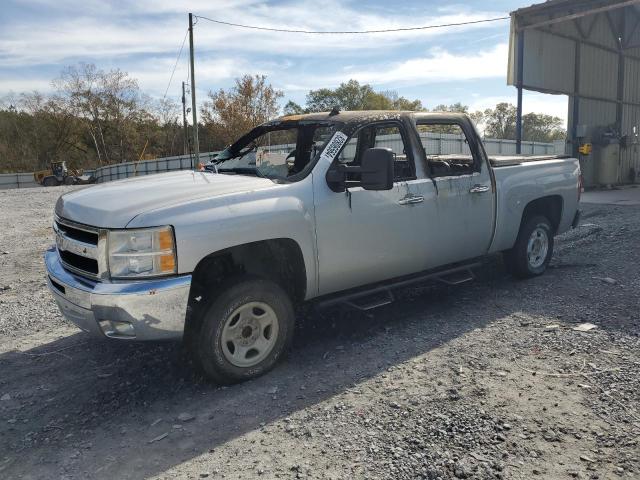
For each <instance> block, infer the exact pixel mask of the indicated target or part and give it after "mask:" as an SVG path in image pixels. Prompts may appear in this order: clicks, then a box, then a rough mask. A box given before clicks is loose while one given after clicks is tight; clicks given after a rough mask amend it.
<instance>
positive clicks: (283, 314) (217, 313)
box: [191, 275, 295, 384]
mask: <svg viewBox="0 0 640 480" xmlns="http://www.w3.org/2000/svg"><path fill="white" fill-rule="evenodd" d="M253 302H261V303H263V304H266V305H267V306H268V307H270V308H271V309H272V310H273V312H274V313H275V315H276V318H277V324H278V328H277V334H275V337H276V338H274V339H273V340H270V341H271V342H273V345H272V347H271V350H270V351H269V353H268V354H267V355H266V357H265V358H263V359H262V360H261V361H260V362H259V363H257V364H256V365H251V366H247V367H242V366H237V365H235V364H233V363H232V362H231V361H230V360H229V359H228V358H227V356H226V355H228V353H225V350H224V349H223V345H222V334H223V329H224V326H225V323H227V320H228V319H230V316H231V315H232V314H233V312H234V311H236V310H237V309H239V308H243V306H244V305H247V304H249V303H253ZM199 315H200V316H201V318H198V319H197V320H199V321H200V323H201V327H200V330H199V333H198V334H197V336H198V338H197V339H194V340H196V341H193V342H191V345H195V344H197V349H198V351H197V356H198V359H199V362H198V363H199V365H200V366H201V367H202V369H203V370H204V372H205V373H206V375H207V376H208V377H209V378H210V379H211V380H213V381H215V382H217V383H221V384H232V383H237V382H241V381H244V380H249V379H251V378H255V377H258V376H260V375H262V374H264V373H266V372H268V371H269V370H271V369H272V368H273V367H274V365H275V364H276V363H277V362H278V360H280V358H281V357H282V356H283V355H284V354H285V353H286V351H287V350H288V349H289V346H290V345H291V340H292V338H293V330H294V323H295V314H294V310H293V305H292V303H291V300H290V298H289V296H288V295H287V293H286V292H285V291H284V290H283V289H282V288H281V287H280V286H279V285H278V284H276V283H274V282H271V281H269V280H265V279H261V278H256V277H251V276H248V275H247V276H243V277H240V278H238V279H236V280H235V281H234V282H233V284H231V285H229V286H228V287H227V288H225V290H224V291H222V292H220V293H219V294H218V295H217V296H216V298H215V299H214V300H213V301H212V303H211V305H209V306H208V307H206V308H204V309H203V310H202V313H200V314H199ZM230 321H231V323H233V320H230ZM265 331H266V330H265ZM260 335H262V332H260ZM265 336H266V334H265ZM228 350H229V349H228V347H227V352H228ZM265 350H266V349H265Z"/></svg>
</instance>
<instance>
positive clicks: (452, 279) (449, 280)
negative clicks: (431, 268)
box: [437, 269, 476, 285]
mask: <svg viewBox="0 0 640 480" xmlns="http://www.w3.org/2000/svg"><path fill="white" fill-rule="evenodd" d="M475 279H476V276H475V275H474V274H473V272H472V271H471V270H470V269H468V270H461V271H459V272H454V273H450V274H448V275H444V276H442V277H438V278H437V280H438V281H439V282H442V283H446V284H447V285H460V284H462V283H467V282H470V281H472V280H475Z"/></svg>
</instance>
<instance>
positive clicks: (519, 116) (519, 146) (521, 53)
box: [516, 30, 524, 154]
mask: <svg viewBox="0 0 640 480" xmlns="http://www.w3.org/2000/svg"><path fill="white" fill-rule="evenodd" d="M517 67H518V71H517V78H516V88H517V89H518V106H517V111H516V153H517V154H520V153H522V79H523V74H524V30H520V31H519V32H518V63H517Z"/></svg>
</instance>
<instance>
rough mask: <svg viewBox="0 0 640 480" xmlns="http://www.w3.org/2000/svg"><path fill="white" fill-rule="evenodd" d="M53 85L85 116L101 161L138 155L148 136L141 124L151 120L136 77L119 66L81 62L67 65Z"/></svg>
mask: <svg viewBox="0 0 640 480" xmlns="http://www.w3.org/2000/svg"><path fill="white" fill-rule="evenodd" d="M54 86H55V87H56V88H57V89H58V90H59V91H60V92H61V93H62V94H63V95H64V96H65V97H66V98H68V99H69V101H70V103H71V105H72V106H73V107H74V108H75V109H76V111H77V114H78V116H79V117H80V118H81V119H82V121H83V124H84V125H85V127H86V131H87V133H88V135H89V136H90V137H91V143H92V144H93V148H94V149H95V152H96V155H97V157H98V161H99V163H113V162H123V161H126V160H132V159H135V158H137V156H138V154H139V152H140V151H141V150H142V148H143V146H144V144H145V139H144V138H143V135H141V134H140V132H139V130H138V128H137V127H138V126H140V124H141V123H144V122H146V121H149V120H150V114H149V112H148V111H147V109H146V108H145V107H146V106H147V105H145V103H147V101H148V100H147V99H146V98H145V97H143V96H142V95H141V93H140V89H139V88H138V82H137V80H136V79H134V78H131V77H129V75H128V74H127V73H126V72H123V71H121V70H119V69H113V70H109V71H104V70H100V69H98V68H97V67H96V66H95V65H93V64H86V63H81V64H80V65H78V66H71V67H68V68H66V69H65V70H64V71H63V72H62V75H61V76H60V77H59V78H58V79H56V80H55V81H54Z"/></svg>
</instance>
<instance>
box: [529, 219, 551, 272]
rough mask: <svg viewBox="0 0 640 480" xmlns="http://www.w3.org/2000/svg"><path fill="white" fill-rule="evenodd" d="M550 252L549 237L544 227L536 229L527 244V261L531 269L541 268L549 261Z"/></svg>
mask: <svg viewBox="0 0 640 480" xmlns="http://www.w3.org/2000/svg"><path fill="white" fill-rule="evenodd" d="M548 252H549V236H548V234H547V230H546V229H545V228H543V227H536V228H535V229H534V230H533V232H532V233H531V236H530V237H529V243H528V244H527V260H528V261H529V266H530V267H531V268H539V267H541V266H542V265H543V264H544V262H545V260H546V259H547V253H548Z"/></svg>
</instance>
